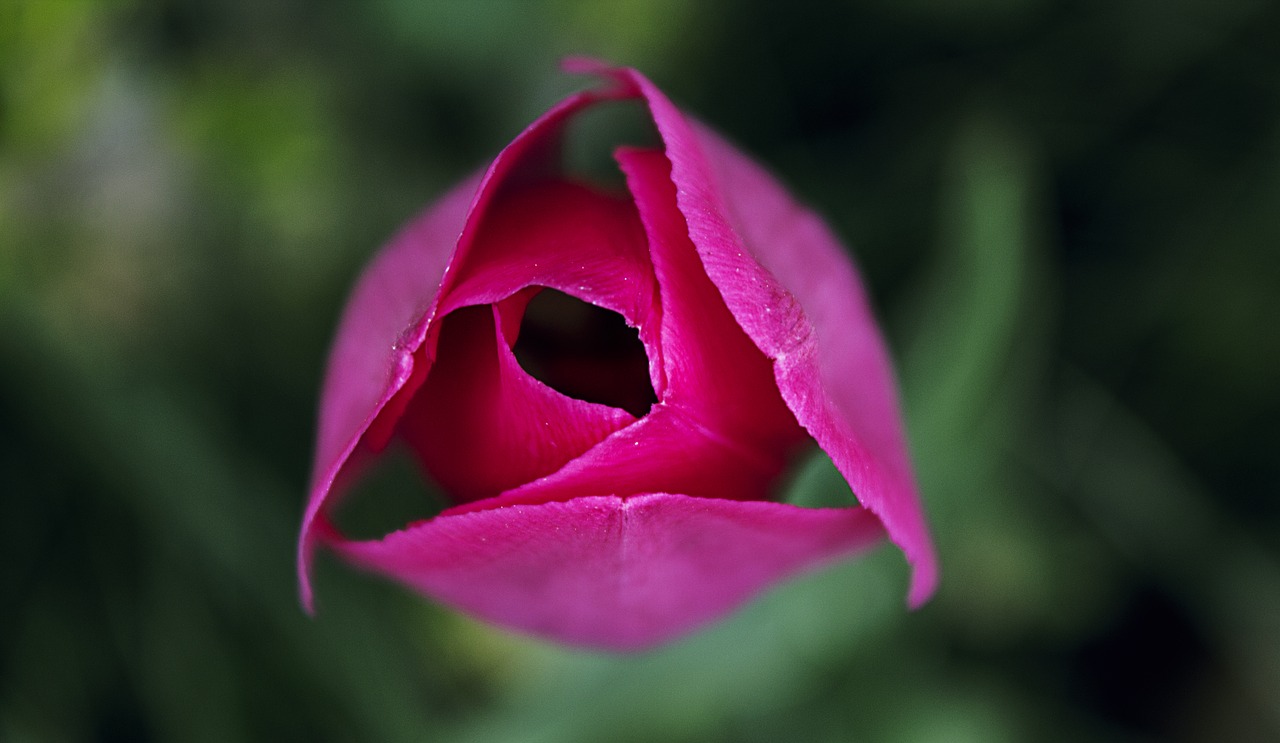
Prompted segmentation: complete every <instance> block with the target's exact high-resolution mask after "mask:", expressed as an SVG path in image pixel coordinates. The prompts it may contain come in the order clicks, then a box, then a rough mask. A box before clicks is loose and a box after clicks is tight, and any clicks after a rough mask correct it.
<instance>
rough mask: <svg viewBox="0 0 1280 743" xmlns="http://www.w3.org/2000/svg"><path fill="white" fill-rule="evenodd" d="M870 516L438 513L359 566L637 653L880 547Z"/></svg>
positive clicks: (616, 509)
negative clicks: (833, 562)
mask: <svg viewBox="0 0 1280 743" xmlns="http://www.w3.org/2000/svg"><path fill="white" fill-rule="evenodd" d="M881 535H882V527H881V525H880V523H879V522H878V521H877V520H876V519H875V517H873V516H872V515H871V514H869V513H867V512H866V511H865V510H863V509H860V508H850V509H805V508H799V507H796V506H790V505H785V504H779V503H767V502H739V501H723V500H716V499H709V498H691V497H689V496H684V495H668V494H662V493H659V494H651V495H640V496H636V497H632V498H626V499H623V498H618V497H614V496H591V497H584V498H577V499H574V500H571V501H568V502H556V503H544V504H540V505H532V506H511V507H508V508H498V509H492V510H484V511H476V512H472V513H467V514H461V515H455V516H440V517H437V518H435V519H433V520H431V521H427V522H423V523H420V524H416V525H414V526H411V527H409V528H407V529H405V530H403V531H400V532H396V533H394V534H391V535H388V536H387V537H386V538H384V539H382V540H380V541H369V542H347V541H341V540H339V541H336V542H335V545H334V546H335V548H336V549H337V550H339V551H340V552H341V553H342V554H344V555H345V556H346V557H348V558H349V559H351V560H352V561H354V562H356V563H358V564H360V565H363V566H364V567H366V568H368V569H371V570H375V571H377V572H379V573H383V574H386V575H390V576H392V577H394V578H395V579H397V580H399V581H402V582H404V583H406V584H408V585H409V586H411V587H413V588H415V589H417V590H419V591H421V592H423V593H425V594H428V595H430V596H432V597H434V598H436V599H438V600H440V601H443V602H446V603H449V604H452V605H454V606H458V607H460V608H462V609H463V610H465V611H468V612H470V613H472V614H474V615H476V616H478V617H481V618H484V619H488V620H490V621H493V622H496V623H498V624H502V625H506V626H510V627H515V628H518V629H521V630H524V631H526V632H530V633H533V634H536V635H541V636H543V637H547V638H551V639H554V640H558V641H561V642H567V643H573V644H580V645H588V646H595V647H600V648H607V649H611V650H628V649H639V648H643V647H647V646H651V645H654V644H657V643H659V642H662V641H663V640H667V639H670V638H672V637H674V636H676V635H678V634H680V633H682V632H685V631H688V630H689V629H691V628H693V627H695V626H697V625H699V624H703V623H705V622H708V621H710V620H712V619H715V618H717V617H719V616H721V615H723V614H725V613H726V612H728V611H730V610H732V609H733V608H735V607H736V606H738V605H739V604H741V603H743V602H744V601H746V600H747V599H749V598H751V597H752V596H754V595H756V594H757V593H759V592H760V591H761V590H763V589H764V588H766V587H768V586H769V585H770V584H772V583H774V582H775V581H777V580H780V579H782V578H785V577H786V576H788V575H791V574H794V573H796V572H798V571H801V570H803V569H805V568H809V567H812V566H815V565H817V564H820V563H822V562H824V561H827V560H830V559H833V558H836V557H839V556H844V555H848V554H850V553H852V552H855V551H857V550H859V549H861V548H864V547H866V546H868V545H870V544H871V543H873V542H875V541H876V540H877V539H878V538H879V537H880V536H881Z"/></svg>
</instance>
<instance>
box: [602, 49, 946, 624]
mask: <svg viewBox="0 0 1280 743" xmlns="http://www.w3.org/2000/svg"><path fill="white" fill-rule="evenodd" d="M606 74H608V75H609V76H610V77H611V79H613V81H614V82H615V84H616V85H617V86H619V87H620V88H622V89H624V90H628V89H629V90H635V91H638V93H639V94H640V95H641V96H643V98H644V99H645V100H646V102H647V103H648V105H649V109H650V112H651V113H652V115H653V118H654V123H655V124H656V126H657V128H658V132H659V134H660V135H661V136H662V139H663V142H664V144H665V145H666V154H667V157H668V158H669V159H670V161H671V166H672V181H673V182H674V183H675V187H676V191H677V198H678V201H679V205H680V211H681V212H683V213H684V215H685V219H686V220H687V222H688V225H689V234H690V237H691V238H692V240H693V243H694V244H695V245H696V246H697V249H698V253H699V255H700V257H701V258H702V264H703V266H704V268H705V269H706V271H707V275H708V276H709V277H710V279H711V281H712V283H714V284H715V286H716V288H718V289H719V290H720V293H721V295H722V296H723V297H724V301H725V304H726V305H728V307H729V311H730V312H731V313H732V314H733V316H734V318H735V319H737V321H738V323H739V324H740V325H741V326H742V328H743V330H745V331H746V334H747V335H748V336H749V337H750V338H751V340H752V341H754V342H755V344H756V346H757V347H759V348H760V350H761V351H763V352H764V353H765V354H766V355H767V356H768V357H769V358H771V359H773V360H774V374H775V376H776V379H777V382H778V386H779V388H780V390H781V392H782V396H783V398H784V399H785V400H786V402H787V405H788V406H789V407H790V408H791V411H792V412H793V413H795V415H796V418H797V419H798V420H799V421H800V423H801V425H803V426H804V427H805V428H806V429H807V430H808V431H809V433H811V434H812V435H813V437H814V439H815V440H817V442H818V445H819V446H821V447H822V448H823V450H824V451H826V452H827V454H828V455H830V456H831V458H832V461H833V462H834V463H835V465H836V467H837V468H838V469H839V470H840V472H841V474H842V475H844V477H845V479H846V480H848V482H849V485H850V486H851V487H852V488H853V490H854V493H855V494H856V495H857V496H858V498H859V500H860V501H861V502H862V503H863V505H865V506H866V507H867V508H868V509H870V510H871V511H872V512H874V513H875V514H876V515H877V516H879V517H880V519H881V520H882V521H883V522H884V525H885V528H886V530H887V531H888V533H889V536H890V538H891V539H893V541H894V542H896V543H897V544H898V545H899V546H900V547H901V548H902V550H903V552H904V553H905V554H906V556H907V560H908V562H910V563H911V565H912V566H913V568H914V572H913V576H912V583H911V590H910V593H909V600H910V603H911V604H912V605H913V606H918V605H919V604H921V603H923V602H924V601H925V600H927V599H928V597H929V596H930V595H931V594H932V593H933V591H934V589H935V587H936V585H937V580H938V568H937V558H936V555H935V553H934V549H933V542H932V540H931V539H930V537H929V533H928V529H927V527H926V525H925V521H924V514H923V510H922V508H921V504H920V499H919V496H918V494H917V491H916V485H915V482H914V478H913V476H912V473H911V467H910V461H909V456H908V453H907V447H906V438H905V435H904V433H903V429H902V423H901V420H900V418H899V412H898V411H899V405H898V399H897V391H896V387H895V384H894V380H893V374H892V370H891V366H890V363H889V356H888V352H887V350H886V348H885V344H884V341H883V339H882V338H881V337H880V333H879V330H878V329H877V326H876V323H875V319H874V317H873V315H872V313H871V309H870V306H869V304H868V302H867V298H866V292H865V291H864V289H863V287H862V284H861V281H860V279H859V277H858V275H857V273H856V271H855V269H854V267H853V265H852V263H851V261H850V260H849V258H848V255H847V254H846V253H845V252H844V250H843V249H842V248H841V246H840V244H839V242H838V241H837V240H836V239H835V238H834V237H833V236H832V235H831V233H830V232H829V231H828V229H827V228H826V226H825V225H824V224H823V223H822V221H821V220H820V219H819V218H818V217H817V216H816V215H814V214H813V213H812V212H810V211H809V210H807V209H805V208H803V207H801V206H799V205H798V204H796V203H795V202H794V201H793V200H792V199H791V197H790V196H789V195H787V193H786V192H785V191H784V190H783V189H782V188H781V187H780V186H779V185H778V184H777V182H776V181H775V180H774V179H773V178H772V177H770V176H769V174H768V173H766V172H765V171H764V170H763V169H761V168H760V167H759V166H757V165H756V164H754V163H753V162H751V161H750V160H749V159H748V158H746V157H745V156H744V155H742V154H740V153H739V152H737V151H736V150H735V149H733V148H732V147H730V146H729V145H727V144H725V143H724V142H723V141H722V140H721V139H720V138H719V137H718V136H716V135H715V134H713V133H711V132H710V131H709V130H707V129H706V128H704V127H701V126H699V125H696V124H694V123H693V122H691V121H689V120H687V119H686V118H685V117H684V115H683V114H681V113H680V111H679V110H678V109H676V107H675V106H674V105H673V104H672V103H671V101H670V100H668V99H667V97H666V96H665V95H664V94H663V93H662V92H661V91H660V90H658V89H657V88H656V87H655V86H654V85H653V84H652V83H651V82H649V80H647V79H646V78H645V77H644V76H643V75H641V74H640V73H638V72H636V71H635V70H630V69H619V70H612V71H608V72H607V73H606Z"/></svg>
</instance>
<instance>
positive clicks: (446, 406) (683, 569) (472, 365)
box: [298, 59, 938, 650]
mask: <svg viewBox="0 0 1280 743" xmlns="http://www.w3.org/2000/svg"><path fill="white" fill-rule="evenodd" d="M566 67H567V68H569V69H570V70H571V71H575V72H585V73H590V74H594V75H596V76H598V77H599V78H600V79H601V80H602V84H601V85H600V86H599V87H597V88H594V89H590V90H586V91H582V92H579V93H577V94H575V95H572V96H570V97H568V98H567V99H565V100H564V101H562V102H561V103H559V104H558V105H556V106H555V107H554V108H552V109H551V110H550V111H548V112H547V113H546V114H544V115H543V116H542V117H541V118H539V119H538V120H537V121H535V122H534V123H533V124H532V125H530V126H529V128H527V129H526V130H525V131H524V132H522V133H521V134H520V135H519V136H518V137H516V139H515V140H514V141H512V142H511V144H509V145H508V146H507V147H506V148H505V149H504V150H502V152H501V153H500V154H499V155H498V156H497V158H495V159H494V161H493V162H492V164H490V165H489V166H488V168H487V169H485V170H484V171H483V173H481V174H479V175H477V176H475V177H472V178H470V179H468V180H466V181H465V182H463V183H462V184H461V185H459V186H457V187H456V188H454V189H453V190H452V191H451V192H449V193H448V194H447V195H445V196H444V197H443V198H442V199H440V201H439V202H438V203H436V204H435V205H433V206H432V207H430V208H429V209H428V210H427V211H425V212H424V213H423V214H422V215H421V216H419V217H417V218H416V219H415V220H413V221H412V222H411V223H410V224H409V225H408V226H407V227H406V228H405V229H404V230H403V231H402V232H401V233H400V234H399V236H398V237H396V238H395V239H393V240H392V241H391V242H390V244H388V245H387V246H386V247H385V248H384V249H383V250H382V251H381V252H380V253H379V254H378V255H377V256H376V257H375V258H374V260H373V262H372V263H371V264H370V265H369V267H368V268H367V269H366V271H365V272H364V274H363V276H362V277H361V278H360V280H359V283H358V284H357V286H356V288H355V290H354V292H353V295H352V297H351V299H350V301H349V304H348V306H347V309H346V312H345V314H344V316H343V318H342V321H341V324H340V326H339V329H338V333H337V337H336V340H335V342H334V345H333V349H332V352H331V355H330V359H329V365H328V373H327V376H326V379H325V383H324V387H323V391H322V396H321V404H320V415H319V432H318V436H317V446H316V458H315V465H314V470H313V473H312V487H311V495H310V501H309V503H308V505H307V508H306V512H305V516H304V518H303V522H302V530H301V536H300V539H299V547H298V573H299V580H300V585H301V594H302V601H303V603H304V605H305V606H306V607H307V609H308V610H309V611H312V610H313V595H312V584H311V578H310V572H311V562H312V557H313V553H314V550H315V548H316V546H317V545H320V544H323V545H324V546H326V547H327V548H329V549H331V550H333V551H335V552H336V553H337V554H339V555H341V556H342V557H343V558H345V559H346V560H348V561H350V562H351V563H354V564H356V565H358V566H361V567H363V568H365V569H368V570H370V571H373V572H375V573H380V574H383V575H385V576H388V577H390V578H392V579H394V580H396V581H400V582H402V583H404V584H406V585H408V586H410V587H412V588H413V589H415V590H417V591H419V592H421V593H423V594H425V595H427V596H430V597H433V598H434V599H436V600H438V601H440V602H443V603H446V604H450V605H452V606H455V607H457V608H459V609H461V610H463V611H465V612H467V613H469V614H472V615H474V616H477V617H480V618H483V619H485V620H488V621H490V622H493V623H496V624H499V625H502V626H505V627H509V628H513V629H517V630H520V631H523V632H526V633H530V634H534V635H538V636H541V637H545V638H548V639H551V640H555V641H558V642H562V643H566V644H571V645H578V646H586V647H594V648H603V649H609V650H634V649H642V648H647V647H651V646H654V645H656V644H658V643H662V642H665V641H669V640H672V639H674V638H676V637H678V636H680V635H682V634H684V633H687V632H689V631H691V630H692V629H694V628H697V627H699V626H702V625H704V624H706V623H708V622H710V621H712V620H714V619H717V618H719V617H722V616H724V615H726V614H728V613H729V612H730V611H732V610H733V609H735V608H737V607H738V606H740V605H741V604H742V603H744V602H745V601H747V600H748V599H750V598H751V597H753V596H755V595H757V594H758V593H760V592H761V591H763V590H764V589H766V588H768V587H769V586H771V585H773V584H775V583H776V582H778V581H780V580H782V579H784V578H786V577H789V576H791V575H794V574H796V573H798V572H801V571H804V570H806V569H812V568H814V567H816V566H818V565H820V564H824V563H827V562H830V561H833V560H835V559H837V558H842V557H846V556H849V555H853V554H856V553H859V552H861V551H864V550H866V549H868V548H869V547H871V546H872V545H874V544H876V543H878V542H880V541H881V540H882V539H883V538H884V537H886V536H887V537H888V539H889V540H891V541H892V542H894V543H895V544H897V545H898V546H899V547H900V548H901V549H902V551H903V553H904V554H905V556H906V559H907V561H908V562H909V563H910V564H911V566H912V577H911V581H910V587H909V589H908V603H909V604H910V605H911V606H912V607H916V606H919V605H920V604H922V603H923V602H924V601H926V600H927V599H928V597H929V596H930V595H931V594H932V592H933V591H934V588H935V586H936V583H937V575H938V572H937V564H936V558H935V555H934V550H933V545H932V542H931V540H930V537H929V534H928V530H927V527H926V524H925V520H924V516H923V512H922V509H921V505H920V501H919V497H918V494H917V490H916V486H915V484H914V479H913V475H912V471H911V466H910V461H909V458H908V453H907V447H906V442H905V436H904V432H903V426H902V421H901V414H900V409H899V403H898V399H897V392H896V389H895V383H894V380H893V373H892V368H891V365H890V361H889V357H888V353H887V350H886V347H885V343H884V340H883V338H882V337H881V334H880V332H879V330H878V329H877V326H876V323H875V320H874V317H873V315H872V312H871V309H870V307H869V303H868V300H867V295H866V291H865V290H864V288H863V286H862V282H861V279H860V278H859V275H858V273H857V271H856V269H855V268H854V265H853V264H852V262H851V260H850V258H849V257H848V254H847V253H846V251H845V250H844V249H842V247H841V246H840V244H839V243H838V241H837V240H836V239H835V238H834V236H833V235H832V234H831V232H830V230H829V229H828V228H827V226H826V225H825V224H824V223H823V222H822V221H821V220H820V219H819V218H818V217H817V216H815V215H814V214H813V213H812V212H811V211H809V210H808V209H806V208H804V207H802V206H800V205H798V204H797V203H796V202H795V201H793V200H792V198H791V197H790V196H789V195H788V194H787V193H786V191H785V190H784V189H783V188H782V187H781V186H780V185H779V184H778V183H777V182H776V181H775V180H774V179H773V178H772V177H771V176H770V175H769V174H768V173H766V172H765V171H764V170H763V169H762V168H761V167H760V166H758V165H756V164H755V163H753V162H752V161H751V160H749V159H747V158H746V157H745V156H744V155H742V154H740V153H739V152H738V151H737V150H736V149H734V148H733V147H732V146H731V145H729V144H727V143H726V142H725V141H724V140H723V139H722V138H721V137H719V136H718V135H717V134H715V133H714V132H712V131H711V130H709V129H708V128H707V127H705V126H703V125H702V124H700V123H699V122H697V121H695V120H694V119H692V118H690V117H689V116H687V115H686V114H684V113H682V112H681V111H680V110H679V109H677V108H676V107H675V106H674V105H673V104H672V103H671V101H670V100H668V99H667V97H666V96H665V95H664V94H663V93H662V92H661V91H659V90H658V89H657V88H656V87H655V86H654V85H653V84H652V83H651V82H650V81H649V80H648V79H646V78H645V77H644V76H642V75H641V74H640V73H638V72H636V71H635V70H631V69H624V68H613V67H609V66H607V65H605V64H603V63H600V62H595V61H591V60H578V59H575V60H571V61H570V62H567V63H566ZM626 100H638V101H640V102H641V103H642V104H643V105H644V108H645V111H646V113H647V115H648V117H649V119H650V120H651V121H652V124H653V127H654V128H655V129H656V132H657V134H658V138H659V140H660V142H661V146H660V147H657V148H649V149H646V148H638V147H620V148H619V149H618V150H617V151H616V153H615V159H616V161H617V164H618V166H619V168H620V169H621V171H622V174H623V176H624V178H625V184H626V186H625V191H624V192H623V193H616V192H614V191H617V190H623V189H615V190H614V191H611V190H609V189H606V188H604V187H599V186H591V185H584V184H583V183H581V182H580V181H577V180H574V179H573V178H572V177H571V176H570V175H568V174H567V173H566V172H565V167H564V165H563V164H562V163H561V161H560V158H559V152H560V145H561V144H562V140H563V138H564V137H565V136H566V124H568V123H569V122H570V121H571V120H573V119H574V118H575V117H576V116H578V115H579V114H580V113H582V112H583V111H585V110H587V109H589V108H592V107H595V106H603V105H610V104H614V103H616V102H617V101H626ZM548 297H550V298H553V299H554V300H555V301H558V302H559V304H560V305H561V306H564V307H568V308H569V309H570V310H572V311H571V312H569V314H568V316H570V317H572V316H573V312H577V313H578V315H584V311H583V308H585V314H586V315H591V316H593V317H594V316H597V315H598V316H602V317H613V318H617V317H620V318H621V319H620V320H619V321H617V322H616V324H615V325H616V327H613V328H612V329H611V330H610V332H603V333H600V334H599V338H596V337H595V336H594V335H592V333H594V332H595V331H591V330H590V329H589V328H588V329H586V330H584V327H585V326H575V327H573V328H570V330H568V331H565V330H564V329H560V330H559V331H557V330H556V328H555V327H554V322H555V320H556V314H555V313H554V312H552V313H551V314H550V315H549V317H551V323H552V327H550V328H549V329H548V328H547V327H543V328H541V329H539V328H538V327H536V323H534V315H535V312H534V310H535V308H536V307H537V306H540V304H539V303H540V302H542V300H544V299H546V298H548ZM573 304H578V307H577V309H574V308H573V307H569V305H573ZM548 306H549V307H551V308H552V309H554V308H555V307H556V305H555V303H554V302H552V304H550V305H548ZM592 313H594V314H592ZM543 314H544V315H547V313H546V312H544V313H543ZM545 324H546V322H545V318H544V325H545ZM605 325H607V323H605ZM557 332H559V333H560V335H559V337H558V342H559V345H557V344H556V343H544V344H543V348H542V350H540V351H537V352H536V353H533V354H532V355H530V354H528V353H525V354H523V355H524V356H526V358H525V359H521V358H520V355H522V354H521V353H520V352H521V347H522V344H523V342H524V340H525V339H526V338H527V337H531V336H533V335H537V334H538V333H541V334H542V335H544V336H548V337H552V338H553V339H554V338H556V337H557V336H556V333H557ZM575 332H576V333H578V334H579V335H582V334H585V338H583V337H579V338H576V339H575V337H574V333H575ZM628 334H629V335H630V340H631V342H632V343H633V344H635V347H637V348H640V349H642V352H640V351H637V352H635V353H633V354H631V355H630V356H628V355H627V354H625V353H621V352H619V353H614V350H612V349H613V346H614V345H619V344H617V343H613V342H612V341H611V342H610V343H605V342H603V340H602V339H608V338H613V339H615V340H617V339H619V338H621V340H623V341H625V340H627V336H628ZM597 341H600V342H597ZM575 343H576V344H577V345H576V350H566V349H570V348H571V347H573V346H574V344H575ZM611 343H612V345H610V344H611ZM621 346H625V344H621ZM621 346H620V347H621ZM535 366H540V371H539V373H538V376H534V375H533V374H531V373H530V371H527V370H526V367H528V368H530V369H532V368H533V367H535ZM393 440H396V441H399V442H401V444H402V445H404V446H406V447H407V448H408V449H409V450H410V451H411V452H412V453H413V454H414V455H415V457H416V459H417V460H418V462H419V463H420V464H421V465H422V467H423V468H424V469H425V471H426V472H427V473H428V475H429V476H430V477H431V478H432V479H433V480H434V481H435V482H437V483H438V484H439V485H440V486H441V487H442V488H443V490H444V491H445V492H446V493H447V494H448V496H449V497H450V498H451V501H452V505H451V506H450V507H449V508H447V509H446V510H444V511H443V512H441V513H440V514H438V515H436V516H435V517H433V518H429V519H426V520H423V521H418V522H416V523H410V524H408V525H406V526H405V527H404V528H403V529H400V530H399V531H395V532H394V533H391V534H388V535H386V536H385V537H383V538H381V539H375V540H354V539H349V538H347V537H345V536H344V535H343V534H342V533H341V531H340V530H339V529H338V528H337V526H336V525H335V522H334V520H333V518H332V514H333V512H334V509H335V506H336V505H337V503H338V501H339V500H340V497H341V496H342V495H343V494H344V493H345V492H347V491H349V490H350V488H351V486H352V484H353V483H354V482H355V481H356V480H357V479H358V478H359V476H360V475H361V474H362V473H363V472H365V471H366V470H367V469H368V468H369V467H370V466H371V465H373V464H374V463H375V462H376V460H377V459H378V458H379V456H380V455H381V454H382V453H383V452H384V451H385V449H386V447H387V446H388V445H389V443H391V442H392V441H393ZM813 443H816V445H817V446H818V447H820V448H821V449H822V450H823V451H824V452H825V453H826V454H827V455H828V456H829V457H830V458H831V460H832V462H833V463H834V464H835V466H836V468H837V469H838V470H839V472H840V473H841V475H842V476H843V477H844V478H845V479H846V480H847V481H848V484H849V486H850V487H851V489H852V491H853V493H854V494H855V495H856V498H857V502H856V503H852V502H851V503H850V504H849V505H848V507H844V508H804V507H800V506H797V505H793V504H788V503H784V502H780V501H779V500H778V499H777V496H778V492H777V491H778V489H779V481H780V479H781V477H782V476H783V474H784V472H786V471H787V468H788V466H789V464H791V463H792V462H793V461H794V459H795V457H796V456H797V455H798V454H799V453H800V452H802V451H803V450H804V448H805V447H806V445H809V446H811V445H812V444H813Z"/></svg>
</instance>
